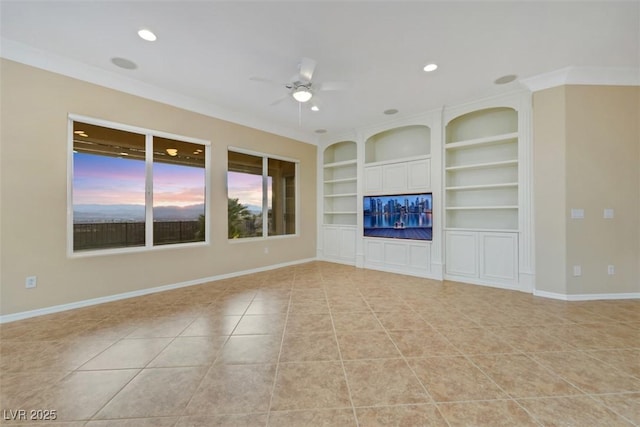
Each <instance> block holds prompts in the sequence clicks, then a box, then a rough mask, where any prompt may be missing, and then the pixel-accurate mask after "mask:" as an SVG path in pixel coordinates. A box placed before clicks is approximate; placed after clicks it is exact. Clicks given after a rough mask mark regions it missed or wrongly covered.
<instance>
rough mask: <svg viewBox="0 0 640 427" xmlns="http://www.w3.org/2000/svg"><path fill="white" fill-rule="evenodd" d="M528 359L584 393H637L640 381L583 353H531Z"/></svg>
mask: <svg viewBox="0 0 640 427" xmlns="http://www.w3.org/2000/svg"><path fill="white" fill-rule="evenodd" d="M531 357H533V358H534V359H535V360H537V361H538V362H540V363H541V364H542V365H544V366H546V367H548V368H549V369H551V371H553V372H554V373H555V374H556V375H558V376H560V377H562V378H563V379H565V380H567V381H568V382H570V383H571V384H573V385H575V386H576V387H578V388H579V389H581V390H582V391H584V392H586V393H614V392H624V391H640V380H638V379H635V378H633V377H630V376H628V375H626V374H625V373H624V372H622V371H619V370H617V369H615V368H613V367H611V366H610V365H608V364H606V363H604V362H602V361H600V360H596V359H593V358H592V357H591V356H589V355H588V354H587V353H584V352H580V351H574V352H553V353H532V354H531Z"/></svg>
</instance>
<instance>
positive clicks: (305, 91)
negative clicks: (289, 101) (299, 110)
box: [291, 86, 313, 103]
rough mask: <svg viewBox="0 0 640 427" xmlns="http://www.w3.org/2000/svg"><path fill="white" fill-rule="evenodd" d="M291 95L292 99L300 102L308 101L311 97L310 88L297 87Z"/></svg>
mask: <svg viewBox="0 0 640 427" xmlns="http://www.w3.org/2000/svg"><path fill="white" fill-rule="evenodd" d="M291 95H292V96H293V99H295V100H296V101H298V102H302V103H304V102H307V101H309V100H310V99H311V98H312V97H313V94H312V93H311V90H309V88H307V87H306V86H300V87H297V88H296V89H295V90H294V91H293V93H292V94H291Z"/></svg>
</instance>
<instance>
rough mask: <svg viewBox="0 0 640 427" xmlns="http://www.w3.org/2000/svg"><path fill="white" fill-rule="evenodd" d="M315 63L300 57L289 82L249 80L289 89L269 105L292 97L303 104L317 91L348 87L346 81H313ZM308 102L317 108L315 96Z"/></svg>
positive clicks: (316, 109)
mask: <svg viewBox="0 0 640 427" xmlns="http://www.w3.org/2000/svg"><path fill="white" fill-rule="evenodd" d="M316 65H317V62H316V61H315V60H313V59H311V58H302V60H301V61H300V64H299V65H298V73H297V74H296V75H294V76H293V77H292V78H291V81H290V82H289V83H284V84H282V83H277V82H274V81H273V80H270V79H265V78H262V77H251V78H250V80H253V81H257V82H263V83H269V84H275V85H277V86H281V87H282V86H284V87H285V88H286V89H287V90H288V91H289V93H288V94H286V95H285V96H283V97H281V98H278V99H276V100H275V101H273V102H272V103H271V104H270V105H277V104H279V103H281V102H282V101H284V100H286V99H289V98H292V99H293V100H295V101H297V102H298V103H300V104H304V103H306V102H309V101H310V100H311V99H312V98H314V96H315V94H316V93H317V92H321V91H332V90H333V91H335V90H346V89H348V88H349V86H350V84H349V83H348V82H324V83H315V82H313V81H312V78H313V72H314V71H315V69H316ZM310 104H311V109H312V110H314V111H318V110H319V107H318V103H317V98H315V99H314V101H312V102H311V103H310Z"/></svg>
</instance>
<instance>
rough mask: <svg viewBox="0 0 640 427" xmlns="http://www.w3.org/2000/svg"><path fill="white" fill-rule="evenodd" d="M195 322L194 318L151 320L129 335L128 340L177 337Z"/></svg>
mask: <svg viewBox="0 0 640 427" xmlns="http://www.w3.org/2000/svg"><path fill="white" fill-rule="evenodd" d="M193 321H194V319H193V318H177V319H174V318H169V319H149V320H148V321H146V322H143V323H142V324H140V325H139V326H138V327H137V328H136V329H134V330H133V332H131V333H130V334H129V335H127V338H162V337H169V338H171V337H177V336H178V335H180V334H181V333H182V332H183V331H184V330H185V329H187V327H188V326H189V325H190V324H191V323H193Z"/></svg>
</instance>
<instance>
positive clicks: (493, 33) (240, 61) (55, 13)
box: [0, 0, 640, 141]
mask: <svg viewBox="0 0 640 427" xmlns="http://www.w3.org/2000/svg"><path fill="white" fill-rule="evenodd" d="M0 13H1V16H0V19H1V21H0V22H1V32H0V35H1V36H2V39H3V44H2V46H0V54H2V55H3V56H5V57H7V56H9V57H11V55H6V54H5V53H6V51H7V50H8V47H9V46H11V48H12V50H14V51H15V49H16V46H18V47H20V48H24V49H31V52H32V56H33V52H36V55H43V56H47V61H53V60H60V59H64V60H65V61H66V63H67V65H68V64H77V65H78V66H80V67H85V68H86V67H87V66H88V67H89V68H87V69H88V70H95V71H96V72H95V73H93V74H95V75H96V76H97V75H100V76H101V77H100V78H102V79H103V80H105V79H106V80H108V79H111V83H110V84H111V85H114V84H115V83H113V82H114V81H118V79H120V80H119V81H122V82H129V83H131V79H134V80H135V81H136V82H137V81H140V82H144V84H141V85H140V86H141V87H145V88H147V89H149V88H151V89H155V88H157V89H158V90H160V91H162V93H163V94H165V97H166V95H167V94H170V95H171V96H173V95H175V99H179V100H182V101H184V100H190V101H193V102H194V105H195V104H198V105H200V106H202V105H207V106H209V107H210V111H215V112H217V115H218V117H222V118H231V119H233V118H234V117H235V118H237V120H236V121H238V122H241V123H244V124H253V125H254V126H256V127H259V128H263V129H265V128H266V129H268V130H272V131H273V130H275V131H276V132H277V133H281V134H285V135H289V136H296V137H298V138H299V139H303V140H306V141H314V140H315V138H316V136H317V135H316V134H314V131H315V130H317V129H327V130H328V131H329V132H342V131H347V130H349V129H353V128H357V127H362V126H368V125H372V124H376V123H380V122H383V121H385V120H389V116H385V115H383V113H382V112H383V111H384V110H386V109H391V108H395V109H398V110H399V113H398V115H396V116H393V117H394V118H398V117H401V116H405V115H412V114H416V113H420V112H424V111H427V110H430V109H433V108H439V107H441V106H443V105H451V104H455V103H459V102H463V101H466V100H471V99H475V98H479V97H483V96H488V95H492V94H497V93H500V92H504V91H509V90H514V89H516V88H517V87H519V85H520V83H519V82H518V81H515V82H513V83H509V84H506V85H502V86H498V85H495V84H494V83H493V81H494V80H495V79H497V78H498V77H501V76H503V75H506V74H516V75H518V77H519V78H528V77H532V76H536V75H540V74H543V73H548V72H551V71H555V70H559V69H562V68H565V67H569V66H598V67H626V68H638V67H640V2H639V1H627V2H620V1H603V2H594V1H589V2H578V1H570V2H540V1H537V2H522V1H512V2H505V1H501V2H485V1H471V2H457V1H448V2H430V1H422V2H419V1H413V2H399V1H377V2H364V1H288V2H282V1H259V2H248V1H228V2H221V1H193V2H188V1H71V2H62V1H43V2H35V1H5V0H3V1H2V2H1V9H0ZM140 28H149V29H151V30H152V31H154V32H155V33H156V34H157V36H158V40H157V41H155V42H153V43H150V42H145V41H143V40H141V39H140V38H138V36H137V34H136V33H137V31H138V30H139V29H140ZM12 55H13V56H15V53H13V54H12ZM113 57H122V58H126V59H129V60H131V61H133V62H135V63H136V64H137V65H138V68H137V69H136V70H125V69H121V68H118V67H116V66H115V65H113V64H112V63H111V58H113ZM302 57H309V58H313V59H315V60H316V61H317V62H318V65H317V68H316V71H315V74H314V76H313V77H314V78H313V80H314V82H317V83H321V82H324V81H348V82H351V83H352V87H351V88H350V89H349V90H347V91H343V92H321V93H319V94H317V99H318V100H319V102H321V104H320V106H321V111H319V112H311V111H309V110H308V109H307V108H303V109H302V111H301V117H298V104H297V103H296V102H295V101H293V100H291V99H287V100H286V101H285V102H281V103H279V104H277V105H275V106H271V105H270V104H271V103H272V102H273V101H275V100H276V99H278V98H281V97H282V96H284V95H286V93H287V89H286V88H285V87H284V83H287V82H289V81H290V79H291V77H292V76H293V75H295V73H296V68H297V64H298V63H299V61H300V59H301V58H302ZM429 62H436V63H437V64H438V65H439V68H438V70H437V71H435V72H433V73H425V72H424V71H422V67H423V66H424V65H425V64H427V63H429ZM99 69H100V70H99ZM251 77H263V78H267V79H273V80H274V81H278V82H282V84H283V85H282V86H276V85H269V84H265V83H261V82H256V81H252V80H250V78H251ZM134 83H135V82H134ZM115 85H116V86H117V84H115ZM124 86H125V85H123V87H124ZM129 86H131V85H129ZM299 119H300V120H301V123H300V124H299Z"/></svg>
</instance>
